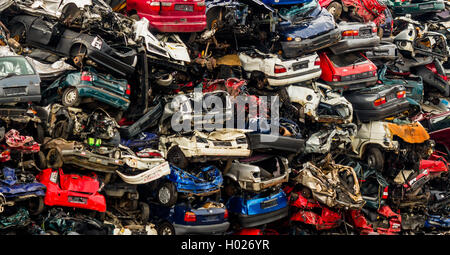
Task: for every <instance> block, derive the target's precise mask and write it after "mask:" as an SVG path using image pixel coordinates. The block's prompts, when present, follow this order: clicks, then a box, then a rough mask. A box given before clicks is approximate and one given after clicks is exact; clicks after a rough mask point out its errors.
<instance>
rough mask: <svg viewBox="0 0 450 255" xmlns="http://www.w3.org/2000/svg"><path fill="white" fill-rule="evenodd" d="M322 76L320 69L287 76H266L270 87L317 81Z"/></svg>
mask: <svg viewBox="0 0 450 255" xmlns="http://www.w3.org/2000/svg"><path fill="white" fill-rule="evenodd" d="M321 74H322V69H320V68H314V69H310V70H308V71H305V72H296V73H293V74H289V75H280V76H267V81H268V82H269V85H270V86H285V85H289V84H295V83H302V82H306V81H311V80H314V79H317V78H319V77H320V75H321Z"/></svg>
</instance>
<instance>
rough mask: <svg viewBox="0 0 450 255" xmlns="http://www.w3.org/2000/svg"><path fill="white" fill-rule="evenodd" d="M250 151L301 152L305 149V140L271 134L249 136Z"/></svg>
mask: <svg viewBox="0 0 450 255" xmlns="http://www.w3.org/2000/svg"><path fill="white" fill-rule="evenodd" d="M247 136H248V138H249V143H250V149H251V150H256V149H275V150H282V151H290V152H296V153H298V152H300V151H303V150H304V149H305V140H304V139H297V138H293V137H287V136H281V135H271V134H247Z"/></svg>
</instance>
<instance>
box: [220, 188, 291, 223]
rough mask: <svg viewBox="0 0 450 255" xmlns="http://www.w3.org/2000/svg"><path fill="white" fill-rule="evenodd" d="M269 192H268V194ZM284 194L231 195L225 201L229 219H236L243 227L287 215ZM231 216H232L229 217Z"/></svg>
mask: <svg viewBox="0 0 450 255" xmlns="http://www.w3.org/2000/svg"><path fill="white" fill-rule="evenodd" d="M268 193H269V194H268ZM287 202H288V201H287V197H286V194H285V193H284V192H283V190H281V189H279V190H278V192H272V193H271V194H270V192H261V193H257V194H252V195H243V196H233V197H231V198H230V199H229V200H228V202H227V208H228V211H229V213H230V220H231V219H233V220H237V221H238V223H239V225H240V226H241V227H244V228H249V227H254V226H259V225H263V224H267V223H270V222H274V221H277V220H279V219H282V218H284V217H286V216H287V215H288V203H287ZM231 217H232V218H231Z"/></svg>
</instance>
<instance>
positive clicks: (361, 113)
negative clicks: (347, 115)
mask: <svg viewBox="0 0 450 255" xmlns="http://www.w3.org/2000/svg"><path fill="white" fill-rule="evenodd" d="M408 108H409V102H408V101H407V100H404V101H402V102H399V103H396V104H391V105H389V106H387V107H384V108H382V109H378V110H373V109H372V110H358V109H353V111H354V112H355V114H356V115H358V118H359V120H360V121H362V122H369V121H373V120H382V119H384V118H387V117H389V116H393V115H396V114H399V113H401V112H403V111H406V110H408Z"/></svg>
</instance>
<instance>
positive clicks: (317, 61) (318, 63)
mask: <svg viewBox="0 0 450 255" xmlns="http://www.w3.org/2000/svg"><path fill="white" fill-rule="evenodd" d="M314 65H315V66H320V58H316V61H314Z"/></svg>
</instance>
